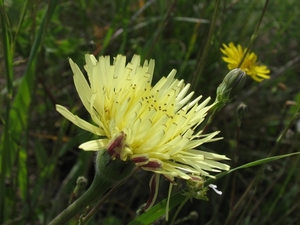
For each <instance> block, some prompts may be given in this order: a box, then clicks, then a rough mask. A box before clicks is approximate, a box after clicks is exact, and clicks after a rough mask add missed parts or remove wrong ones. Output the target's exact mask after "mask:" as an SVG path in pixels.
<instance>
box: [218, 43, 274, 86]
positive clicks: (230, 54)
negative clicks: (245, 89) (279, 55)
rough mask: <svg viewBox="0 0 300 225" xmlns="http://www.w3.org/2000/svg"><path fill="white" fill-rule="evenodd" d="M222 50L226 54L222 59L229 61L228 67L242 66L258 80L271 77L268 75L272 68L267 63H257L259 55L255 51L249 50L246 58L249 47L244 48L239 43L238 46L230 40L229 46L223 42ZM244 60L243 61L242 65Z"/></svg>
mask: <svg viewBox="0 0 300 225" xmlns="http://www.w3.org/2000/svg"><path fill="white" fill-rule="evenodd" d="M220 50H221V52H222V53H223V54H224V55H225V56H224V57H222V59H223V60H224V61H225V62H227V63H228V65H227V66H228V69H230V70H232V69H235V68H240V69H242V70H244V71H245V72H246V74H248V75H249V76H251V77H252V79H253V80H255V81H258V82H261V81H263V80H264V79H269V78H270V76H269V75H268V74H269V73H270V70H269V69H268V68H267V67H266V66H265V65H259V64H258V63H257V55H256V54H255V53H254V52H248V53H247V54H246V56H245V58H244V54H245V53H246V51H247V48H242V46H241V45H237V47H236V46H235V45H234V44H233V43H232V42H230V43H229V44H228V46H227V45H225V44H223V49H222V48H221V49H220ZM243 58H244V60H243ZM242 60H243V62H242V64H241V65H240V63H241V61H242Z"/></svg>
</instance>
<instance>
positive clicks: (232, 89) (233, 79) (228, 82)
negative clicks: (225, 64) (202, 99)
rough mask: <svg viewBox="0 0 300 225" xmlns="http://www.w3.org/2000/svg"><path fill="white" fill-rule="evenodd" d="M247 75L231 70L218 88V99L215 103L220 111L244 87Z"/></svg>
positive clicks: (238, 70)
mask: <svg viewBox="0 0 300 225" xmlns="http://www.w3.org/2000/svg"><path fill="white" fill-rule="evenodd" d="M245 81H246V73H245V72H244V71H243V70H241V69H239V68H236V69H233V70H231V71H230V72H229V73H228V74H227V75H226V76H225V78H224V80H223V82H222V83H221V84H220V85H219V87H218V88H217V97H216V100H215V102H216V103H217V108H218V109H220V108H221V107H223V106H224V105H225V104H226V103H228V102H229V101H230V100H231V99H232V98H233V96H235V95H236V93H238V92H239V91H240V90H241V89H242V88H243V86H244V84H245Z"/></svg>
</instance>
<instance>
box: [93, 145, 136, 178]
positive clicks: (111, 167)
mask: <svg viewBox="0 0 300 225" xmlns="http://www.w3.org/2000/svg"><path fill="white" fill-rule="evenodd" d="M133 168H134V164H133V163H132V162H130V161H126V162H125V161H122V160H119V159H115V160H114V159H112V158H111V156H110V155H109V153H108V152H107V151H106V150H101V151H98V153H97V158H96V175H98V179H103V180H105V181H106V182H112V183H113V182H117V181H120V180H122V179H124V178H126V177H127V176H128V175H129V174H130V173H131V171H132V170H133Z"/></svg>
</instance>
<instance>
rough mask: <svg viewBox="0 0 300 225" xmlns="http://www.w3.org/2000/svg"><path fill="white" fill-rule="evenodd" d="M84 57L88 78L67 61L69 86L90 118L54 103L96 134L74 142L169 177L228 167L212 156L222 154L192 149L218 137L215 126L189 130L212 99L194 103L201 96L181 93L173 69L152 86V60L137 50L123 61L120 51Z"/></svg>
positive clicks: (182, 88)
mask: <svg viewBox="0 0 300 225" xmlns="http://www.w3.org/2000/svg"><path fill="white" fill-rule="evenodd" d="M85 60H86V65H85V66H84V68H85V70H86V72H87V76H88V81H87V80H86V78H85V76H84V75H83V74H82V72H81V71H80V69H79V67H78V66H77V65H76V64H75V63H74V62H73V61H72V60H71V59H70V60H69V61H70V65H71V68H72V70H73V73H74V83H75V87H76V89H77V92H78V94H79V97H80V99H81V101H82V103H83V105H84V107H85V108H86V110H87V111H88V112H89V114H90V115H91V118H92V120H93V124H91V123H89V122H87V121H85V120H83V119H81V118H79V117H77V116H76V115H74V114H72V113H71V112H70V111H69V110H68V109H67V108H65V107H63V106H60V105H57V106H56V109H57V111H58V112H59V113H61V114H62V115H63V116H64V117H65V118H67V119H68V120H70V121H71V122H72V123H74V124H75V125H77V126H79V127H81V128H82V129H84V130H87V131H89V132H91V133H93V134H96V135H98V136H101V138H99V139H96V140H91V141H88V142H86V143H83V144H81V145H80V146H79V148H81V149H83V150H86V151H99V150H103V149H106V150H107V151H108V153H109V154H110V156H111V158H113V159H116V160H123V161H127V160H130V161H132V162H134V163H135V164H136V166H139V167H141V168H142V169H144V170H148V171H152V172H154V173H157V174H162V175H164V176H165V177H167V178H168V179H169V180H171V181H172V180H174V178H175V177H178V178H182V179H186V180H190V179H192V180H195V179H196V180H197V179H198V178H199V177H202V176H210V177H213V175H210V174H209V173H210V172H220V171H221V170H228V169H229V166H228V165H226V164H223V163H221V162H218V161H219V160H224V159H228V158H227V157H226V156H224V155H219V154H215V153H210V152H205V151H201V150H196V148H197V147H199V146H200V145H202V144H204V143H206V142H211V141H215V140H218V139H220V138H214V137H215V136H216V135H217V134H218V133H219V132H213V133H210V134H202V131H198V132H195V129H196V128H197V127H198V126H199V125H200V124H201V122H202V121H203V120H204V118H205V115H206V113H207V111H208V110H209V109H210V108H211V107H212V106H213V105H208V102H209V100H210V98H207V99H205V100H204V101H203V102H202V103H198V102H199V100H200V99H201V96H199V97H197V98H196V99H195V100H191V98H192V95H193V92H192V93H190V94H187V92H188V89H189V87H190V84H186V85H185V84H184V81H183V80H177V79H175V78H174V76H175V73H176V71H175V70H172V71H171V72H170V74H169V75H168V76H167V77H162V78H161V79H160V80H159V81H158V82H157V83H156V84H155V85H154V86H153V87H152V86H151V82H152V76H153V71H154V60H150V61H149V62H148V61H147V60H146V61H145V62H144V64H143V66H141V65H140V56H138V55H134V56H133V58H132V60H131V62H130V63H128V64H127V65H126V57H125V56H122V55H118V56H117V57H116V58H114V61H113V64H112V65H111V63H110V57H109V56H105V57H104V56H101V57H100V58H99V60H98V61H97V60H96V58H95V57H94V56H93V55H86V56H85Z"/></svg>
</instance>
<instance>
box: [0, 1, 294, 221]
mask: <svg viewBox="0 0 300 225" xmlns="http://www.w3.org/2000/svg"><path fill="white" fill-rule="evenodd" d="M0 3H1V6H0V9H1V10H0V12H1V43H0V44H1V46H0V47H1V48H0V49H1V51H0V53H1V54H0V57H1V61H0V62H1V63H0V74H1V76H0V88H1V89H0V91H1V93H0V98H1V108H0V113H1V127H0V132H1V152H0V160H1V161H0V163H1V164H0V168H1V169H0V171H1V174H0V224H6V225H8V224H22V225H23V224H47V222H49V221H50V220H51V219H52V218H53V217H54V216H55V215H56V214H58V213H59V212H60V211H61V210H62V209H64V208H65V207H66V206H67V204H68V199H69V198H70V196H71V194H72V190H73V189H74V187H75V182H76V179H77V178H78V176H85V177H87V178H88V180H89V181H91V179H92V177H93V174H94V166H93V159H94V154H93V153H87V152H83V151H80V150H79V149H78V147H77V146H78V145H79V144H80V143H82V142H84V141H87V140H89V139H92V138H94V137H93V136H92V135H91V134H89V133H87V132H84V131H82V130H80V129H79V128H77V127H75V126H74V125H72V124H71V123H70V122H68V121H66V120H65V119H64V118H63V117H62V116H61V115H59V114H58V113H57V112H56V111H55V104H56V103H59V104H61V105H65V106H68V107H70V108H71V109H72V111H73V112H76V113H77V114H79V115H80V116H81V117H82V118H85V119H89V115H88V114H87V112H86V111H85V110H84V108H83V107H82V106H83V105H82V103H81V102H80V100H79V98H78V96H77V93H76V91H75V88H74V85H73V81H72V72H71V69H70V67H69V65H68V61H67V58H68V57H71V58H72V59H73V60H74V61H75V62H77V63H78V65H81V66H83V65H84V54H85V53H92V54H95V55H96V56H98V55H102V54H103V55H111V56H115V55H117V54H125V55H127V56H128V58H131V56H132V55H133V54H139V55H141V56H142V58H144V59H145V58H146V59H149V58H154V59H156V68H155V78H154V79H155V81H156V80H158V79H159V78H160V77H162V76H166V75H167V74H168V73H169V71H170V70H171V69H172V68H175V69H177V71H178V73H177V77H178V78H180V79H185V81H186V82H192V89H193V90H194V91H195V92H196V94H197V95H200V94H201V95H203V96H205V97H207V96H212V97H213V98H214V97H215V90H216V88H217V86H218V84H219V83H220V82H221V81H222V79H223V78H224V76H225V75H226V74H227V73H228V69H227V67H226V64H225V63H224V62H223V61H222V60H221V53H220V50H219V49H220V47H221V45H222V43H226V44H227V43H229V42H234V43H236V44H238V43H239V44H241V45H243V46H247V45H248V43H249V41H250V39H251V37H252V35H253V32H254V30H255V27H256V25H257V23H258V21H259V18H260V16H261V15H262V10H263V7H264V4H265V2H264V1H261V0H252V1H250V0H223V1H221V0H215V1H210V0H202V1H201V0H198V1H196V0H190V1H184V0H177V1H176V0H166V1H162V0H149V1H145V0H137V1H133V0H121V1H118V0H115V1H110V0H103V1H96V0H90V1H83V0H79V1H67V0H64V1H57V0H49V1H38V0H31V1H29V0H25V1H24V0H7V1H3V0H0ZM297 4H298V1H296V0H288V1H280V0H273V1H270V2H269V3H268V6H267V10H266V11H265V14H264V17H263V19H262V23H261V25H260V28H259V30H258V33H257V37H256V39H255V42H254V44H253V46H252V50H253V51H254V52H255V53H256V54H257V55H258V57H259V59H260V60H261V61H262V62H263V63H264V64H266V65H268V67H269V68H270V69H271V79H269V80H266V81H264V82H262V83H256V82H255V81H253V80H252V79H251V78H248V80H247V83H246V85H245V87H244V90H243V91H242V92H241V93H239V95H238V96H236V98H235V99H234V100H233V101H232V102H231V103H230V104H228V105H227V106H226V107H224V108H223V109H222V110H221V111H220V112H219V113H218V114H217V115H216V116H215V118H214V121H213V123H212V124H211V126H210V127H209V129H208V131H209V130H220V131H221V135H222V136H223V137H224V140H222V141H218V142H216V143H211V144H209V145H207V146H204V148H205V149H206V150H209V151H215V152H218V153H220V154H225V155H227V156H228V157H230V158H231V159H233V160H232V161H231V162H230V164H231V166H232V167H236V166H239V165H242V164H244V163H247V162H251V161H254V160H258V159H262V158H266V157H268V156H274V155H281V154H287V153H292V152H297V151H299V146H300V141H299V140H300V138H299V134H300V133H299V132H300V128H299V126H300V125H299V123H300V121H299V118H298V110H299V104H300V82H299V74H300V64H299V60H300V55H299V42H300V38H299V37H300V33H299V21H298V18H299V16H300V8H299V7H296V6H297ZM213 15H216V16H215V17H214V16H213ZM213 18H215V23H212V21H213ZM213 27H214V29H213ZM241 102H243V103H244V104H246V105H247V113H246V114H245V116H244V117H243V119H242V123H241V126H240V127H239V126H238V123H237V116H236V107H237V106H238V105H239V104H240V103H241ZM282 134H284V135H282ZM299 160H300V157H299V156H293V157H288V158H285V159H281V160H278V161H274V162H272V163H268V164H265V165H264V166H257V167H251V168H247V169H243V170H239V171H236V172H234V173H232V174H230V175H228V176H225V177H223V178H222V179H220V180H218V181H217V182H216V184H217V185H218V188H219V189H220V190H222V191H223V195H222V196H218V195H216V194H215V193H214V192H209V195H208V197H209V199H210V200H209V201H207V202H206V201H200V200H194V201H193V202H188V203H187V204H186V205H185V206H184V207H183V209H182V210H181V212H180V214H179V217H178V218H179V219H187V220H185V221H184V222H180V221H178V222H180V223H178V224H273V225H275V224H297V223H299V221H300V216H299V210H300V204H299V202H300V194H299V185H300V177H299V165H300V163H299ZM150 175H151V174H149V173H146V172H144V171H139V172H138V173H136V174H135V175H134V177H132V178H131V179H130V180H129V181H128V182H127V183H126V184H125V185H123V186H122V187H121V188H119V189H118V190H117V191H116V192H115V193H114V194H113V195H112V196H111V197H110V198H109V200H108V201H107V202H106V203H105V204H104V205H103V206H102V207H101V208H100V209H99V211H98V213H97V214H96V215H95V216H94V218H93V219H92V220H91V221H90V222H89V223H88V224H127V223H128V222H130V221H132V220H133V219H134V217H135V211H136V210H137V209H138V207H139V206H140V205H141V204H143V203H144V202H145V201H146V200H147V197H148V194H149V192H148V181H149V177H150ZM162 183H163V184H162V186H161V192H160V193H159V197H158V198H159V199H160V200H161V199H164V198H166V196H167V186H168V184H167V182H162ZM191 212H194V213H196V214H197V216H195V218H194V217H193V216H191V217H189V218H185V217H187V216H188V215H190V213H191ZM193 215H194V214H193ZM193 218H194V219H193ZM163 223H164V222H163V221H158V222H157V223H156V224H163ZM72 224H77V222H76V220H74V221H73V222H72Z"/></svg>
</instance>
